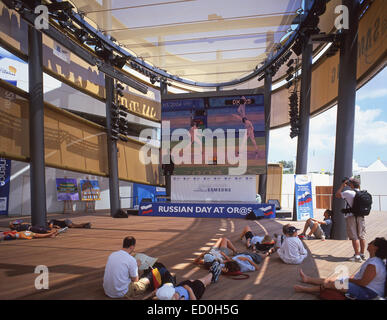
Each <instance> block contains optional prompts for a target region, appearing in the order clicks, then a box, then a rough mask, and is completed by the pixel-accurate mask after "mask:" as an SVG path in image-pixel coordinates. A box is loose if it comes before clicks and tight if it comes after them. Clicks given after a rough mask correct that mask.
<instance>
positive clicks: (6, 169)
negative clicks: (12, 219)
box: [0, 158, 11, 215]
mask: <svg viewBox="0 0 387 320" xmlns="http://www.w3.org/2000/svg"><path fill="white" fill-rule="evenodd" d="M10 177H11V160H7V159H3V158H0V215H8V205H9V184H10Z"/></svg>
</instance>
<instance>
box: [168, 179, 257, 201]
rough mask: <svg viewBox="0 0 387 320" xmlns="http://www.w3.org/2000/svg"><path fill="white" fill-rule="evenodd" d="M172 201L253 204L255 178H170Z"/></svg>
mask: <svg viewBox="0 0 387 320" xmlns="http://www.w3.org/2000/svg"><path fill="white" fill-rule="evenodd" d="M171 189H172V190H171V200H172V201H248V202H255V201H256V200H255V196H256V176H255V175H254V176H172V177H171Z"/></svg>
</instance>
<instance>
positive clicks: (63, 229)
mask: <svg viewBox="0 0 387 320" xmlns="http://www.w3.org/2000/svg"><path fill="white" fill-rule="evenodd" d="M68 228H69V227H64V228H62V229H59V230H58V234H59V233H62V232H66V231H67V229H68Z"/></svg>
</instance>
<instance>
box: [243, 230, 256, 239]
mask: <svg viewBox="0 0 387 320" xmlns="http://www.w3.org/2000/svg"><path fill="white" fill-rule="evenodd" d="M252 237H254V235H253V233H252V232H251V231H247V232H246V233H245V238H246V240H248V239H251V238H252Z"/></svg>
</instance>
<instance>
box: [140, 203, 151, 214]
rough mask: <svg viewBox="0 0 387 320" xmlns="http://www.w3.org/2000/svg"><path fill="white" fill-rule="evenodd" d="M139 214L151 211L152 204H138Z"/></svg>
mask: <svg viewBox="0 0 387 320" xmlns="http://www.w3.org/2000/svg"><path fill="white" fill-rule="evenodd" d="M140 209H141V214H148V213H151V212H153V208H152V204H148V205H146V206H140Z"/></svg>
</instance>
